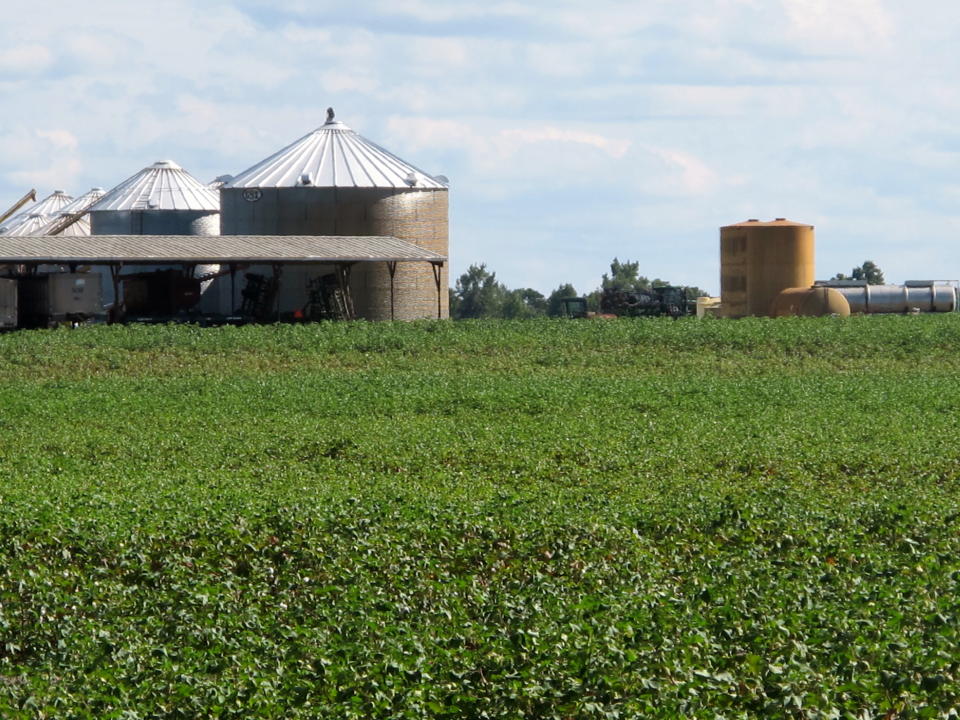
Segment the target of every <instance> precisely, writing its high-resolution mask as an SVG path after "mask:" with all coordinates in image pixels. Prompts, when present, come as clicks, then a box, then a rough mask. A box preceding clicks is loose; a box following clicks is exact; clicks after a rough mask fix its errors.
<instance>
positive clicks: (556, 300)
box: [547, 283, 578, 317]
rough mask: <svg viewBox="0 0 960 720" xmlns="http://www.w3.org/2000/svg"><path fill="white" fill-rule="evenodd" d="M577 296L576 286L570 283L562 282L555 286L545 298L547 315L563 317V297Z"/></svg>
mask: <svg viewBox="0 0 960 720" xmlns="http://www.w3.org/2000/svg"><path fill="white" fill-rule="evenodd" d="M572 297H578V295H577V290H576V288H574V287H573V285H571V284H570V283H563V284H561V285H560V286H558V287H557V289H556V290H554V291H553V292H552V293H550V296H549V297H548V298H547V315H549V316H550V317H563V316H564V310H563V299H564V298H572Z"/></svg>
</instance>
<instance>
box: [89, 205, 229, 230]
mask: <svg viewBox="0 0 960 720" xmlns="http://www.w3.org/2000/svg"><path fill="white" fill-rule="evenodd" d="M90 232H91V234H93V235H219V234H220V216H219V213H215V212H206V211H199V210H118V211H112V210H103V211H97V212H92V213H90Z"/></svg>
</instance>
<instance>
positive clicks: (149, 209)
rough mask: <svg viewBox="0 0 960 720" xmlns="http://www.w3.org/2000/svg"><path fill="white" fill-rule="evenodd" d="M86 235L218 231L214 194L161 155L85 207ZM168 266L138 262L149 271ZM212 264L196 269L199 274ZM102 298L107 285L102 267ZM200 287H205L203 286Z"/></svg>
mask: <svg viewBox="0 0 960 720" xmlns="http://www.w3.org/2000/svg"><path fill="white" fill-rule="evenodd" d="M89 214H90V234H92V235H219V234H220V196H219V195H218V194H217V192H216V191H214V190H211V189H210V188H208V187H207V186H206V185H204V184H203V183H201V182H200V181H199V180H197V179H196V178H195V177H193V176H192V175H191V174H190V173H188V172H187V171H186V170H184V169H183V168H182V167H180V166H179V165H177V164H176V163H175V162H173V161H171V160H161V161H160V162H156V163H154V164H153V165H148V166H147V167H145V168H143V169H142V170H141V171H140V172H138V173H136V174H134V175H131V176H130V177H129V178H127V179H126V180H124V181H123V182H122V183H120V184H119V185H117V186H116V187H114V188H113V189H111V190H110V191H109V192H107V193H106V194H104V195H103V197H101V198H100V199H99V200H98V201H97V202H96V203H95V204H94V205H93V206H91V208H90V213H89ZM165 267H168V266H164V265H149V266H140V267H139V268H138V271H140V272H147V271H154V270H158V269H161V268H165ZM218 268H219V266H216V265H203V266H199V267H198V268H196V271H195V274H197V275H202V274H205V273H207V272H212V271H215V270H216V269H218ZM104 275H105V277H104V287H106V288H107V292H106V293H104V295H105V298H106V302H107V303H112V302H113V301H114V297H113V284H112V282H109V281H108V279H109V275H108V274H107V273H106V271H105V270H104ZM205 289H206V288H205Z"/></svg>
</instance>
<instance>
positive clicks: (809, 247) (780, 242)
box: [720, 218, 814, 317]
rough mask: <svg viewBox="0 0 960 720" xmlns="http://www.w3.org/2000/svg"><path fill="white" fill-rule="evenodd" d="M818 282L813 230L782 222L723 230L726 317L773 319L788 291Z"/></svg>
mask: <svg viewBox="0 0 960 720" xmlns="http://www.w3.org/2000/svg"><path fill="white" fill-rule="evenodd" d="M813 279H814V231H813V226H812V225H807V224H804V223H796V222H790V221H789V220H786V219H785V218H777V219H776V220H774V221H773V222H760V221H758V220H747V221H746V222H742V223H737V224H736V225H727V226H725V227H722V228H720V297H721V303H722V305H723V313H724V315H725V316H726V317H744V316H747V315H770V313H771V306H772V303H773V301H774V299H775V298H776V297H777V295H779V294H780V293H781V292H782V291H783V290H786V289H787V288H797V287H810V286H811V285H813Z"/></svg>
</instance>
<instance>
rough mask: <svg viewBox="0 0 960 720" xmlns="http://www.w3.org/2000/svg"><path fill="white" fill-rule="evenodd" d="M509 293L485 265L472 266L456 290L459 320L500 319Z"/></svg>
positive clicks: (458, 281) (458, 282) (457, 284)
mask: <svg viewBox="0 0 960 720" xmlns="http://www.w3.org/2000/svg"><path fill="white" fill-rule="evenodd" d="M507 294H508V291H507V289H506V288H505V287H504V286H503V284H502V283H499V282H497V274H496V273H492V272H489V271H488V270H487V266H486V265H485V264H484V263H480V264H479V265H471V266H470V267H468V268H467V271H466V272H465V273H463V275H461V276H460V277H459V278H458V279H457V283H456V286H455V288H454V295H455V296H456V303H455V306H456V314H455V315H453V313H452V309H451V315H452V316H453V317H455V318H457V319H463V318H481V317H499V316H500V315H501V312H502V309H503V305H504V303H505V302H506V299H507Z"/></svg>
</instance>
